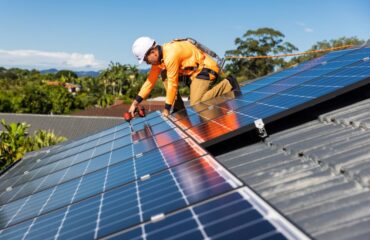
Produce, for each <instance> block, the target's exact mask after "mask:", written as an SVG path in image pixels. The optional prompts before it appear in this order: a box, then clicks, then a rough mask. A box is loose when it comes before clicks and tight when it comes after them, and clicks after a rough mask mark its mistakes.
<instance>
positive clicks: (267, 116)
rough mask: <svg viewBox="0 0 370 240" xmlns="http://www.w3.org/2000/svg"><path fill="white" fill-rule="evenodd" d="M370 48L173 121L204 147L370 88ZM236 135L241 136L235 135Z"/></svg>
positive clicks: (327, 59) (284, 75)
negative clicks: (352, 92) (343, 95)
mask: <svg viewBox="0 0 370 240" xmlns="http://www.w3.org/2000/svg"><path fill="white" fill-rule="evenodd" d="M369 56H370V47H368V46H367V47H364V48H358V49H351V50H344V51H339V52H334V53H330V54H328V55H326V56H324V57H321V58H319V59H316V60H313V61H310V62H308V63H305V64H302V65H299V66H296V67H295V68H292V69H287V70H285V71H281V72H279V73H276V74H274V75H270V76H267V77H265V78H262V79H260V80H258V81H255V82H253V83H250V84H247V85H245V86H243V87H242V88H241V89H242V93H241V94H239V95H236V94H228V95H225V96H221V97H218V98H216V99H212V100H210V101H207V102H203V103H200V104H197V105H194V106H192V107H188V108H187V109H186V110H184V111H181V112H178V113H176V114H174V115H173V116H172V117H171V119H172V121H173V122H174V123H175V124H176V125H177V126H179V127H180V128H181V129H182V130H184V131H185V132H186V133H187V134H189V135H190V136H192V137H193V138H194V139H195V140H196V141H197V142H198V143H202V145H203V146H210V145H212V144H214V143H217V142H219V141H222V140H223V139H226V138H229V137H232V136H235V135H237V134H240V133H241V132H246V131H250V130H252V129H255V121H256V120H260V119H262V120H263V122H264V123H270V122H272V121H274V120H277V119H280V118H282V117H285V116H287V115H289V114H291V113H294V112H297V111H299V110H302V109H304V108H307V107H309V106H312V105H313V104H316V103H319V102H322V101H325V100H327V99H330V98H332V97H335V96H337V95H339V94H341V93H344V92H347V91H350V90H352V89H355V88H357V87H360V86H364V85H366V84H368V83H370V61H369ZM236 130H237V131H236Z"/></svg>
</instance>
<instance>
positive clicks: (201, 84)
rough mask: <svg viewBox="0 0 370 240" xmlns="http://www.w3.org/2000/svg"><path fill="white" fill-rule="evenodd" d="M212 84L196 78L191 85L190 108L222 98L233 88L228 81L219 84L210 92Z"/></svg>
mask: <svg viewBox="0 0 370 240" xmlns="http://www.w3.org/2000/svg"><path fill="white" fill-rule="evenodd" d="M211 83H212V81H210V80H203V79H198V78H194V79H193V80H192V81H191V84H190V106H193V105H195V104H197V103H199V102H203V101H207V100H209V99H212V98H215V97H217V96H221V95H223V94H225V93H228V92H230V91H231V90H232V86H231V84H230V82H229V81H228V80H227V79H224V80H222V81H221V82H219V83H217V84H216V85H215V86H213V87H212V88H211V89H209V90H208V88H209V85H210V84H211Z"/></svg>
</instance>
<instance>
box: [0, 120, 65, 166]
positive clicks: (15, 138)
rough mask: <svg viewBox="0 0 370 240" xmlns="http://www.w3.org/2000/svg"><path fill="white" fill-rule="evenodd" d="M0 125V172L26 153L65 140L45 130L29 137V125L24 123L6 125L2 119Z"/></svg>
mask: <svg viewBox="0 0 370 240" xmlns="http://www.w3.org/2000/svg"><path fill="white" fill-rule="evenodd" d="M0 123H1V125H2V126H3V128H4V130H3V131H0V170H3V169H4V168H6V167H8V166H9V165H11V164H12V163H14V162H16V161H18V160H20V159H21V158H23V156H24V154H25V153H26V152H29V151H35V150H38V149H40V148H43V147H48V146H52V145H55V144H58V143H61V142H63V141H66V140H67V139H66V138H65V137H59V136H56V135H55V134H54V133H53V132H51V131H45V130H39V131H36V132H35V133H34V136H29V135H28V128H29V127H30V125H29V124H27V123H25V122H22V123H10V124H7V123H6V122H5V120H4V119H3V120H1V122H0Z"/></svg>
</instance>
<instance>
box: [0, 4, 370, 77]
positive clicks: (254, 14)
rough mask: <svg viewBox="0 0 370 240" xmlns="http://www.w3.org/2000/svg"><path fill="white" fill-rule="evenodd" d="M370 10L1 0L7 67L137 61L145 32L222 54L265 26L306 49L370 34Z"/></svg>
mask: <svg viewBox="0 0 370 240" xmlns="http://www.w3.org/2000/svg"><path fill="white" fill-rule="evenodd" d="M369 10H370V1H368V0H310V1H304V0H295V1H294V0H280V1H277V0H258V1H248V0H244V1H243V0H235V1H233V0H228V1H227V0H224V1H221V0H212V1H211V0H188V1H174V0H172V1H170V0H162V1H148V0H136V1H133V0H132V1H128V0H127V1H124V0H0V31H1V35H0V66H5V67H12V66H17V67H24V68H33V67H35V68H38V69H46V68H50V67H56V68H59V69H61V68H68V69H72V70H90V69H92V70H95V69H101V68H104V67H106V66H107V65H108V64H109V62H110V61H114V62H120V63H122V64H137V62H136V59H135V58H134V57H133V56H132V53H131V45H132V42H133V41H134V40H135V39H136V38H137V37H139V36H143V35H144V36H145V35H147V36H151V37H153V38H155V39H156V40H157V42H159V43H163V42H167V41H170V40H171V39H173V38H179V37H187V36H190V37H193V38H195V39H197V40H198V41H200V42H202V43H204V44H205V45H207V46H208V47H209V48H211V49H213V50H214V51H216V52H217V53H219V54H220V55H223V54H224V53H225V51H226V50H230V49H233V48H234V46H235V45H234V40H235V38H237V37H241V36H242V35H243V34H244V33H245V32H246V31H247V30H249V29H257V28H260V27H272V28H275V29H277V30H279V31H281V32H282V33H284V34H285V40H287V41H289V42H291V43H293V44H294V45H296V46H297V47H298V48H299V50H300V51H305V50H307V49H308V48H309V47H311V46H312V45H313V44H314V43H316V42H317V41H321V40H325V39H326V40H329V39H333V38H338V37H341V36H347V37H350V36H357V37H359V38H361V39H369V38H370V15H369ZM140 67H141V68H146V67H147V66H145V65H143V66H140Z"/></svg>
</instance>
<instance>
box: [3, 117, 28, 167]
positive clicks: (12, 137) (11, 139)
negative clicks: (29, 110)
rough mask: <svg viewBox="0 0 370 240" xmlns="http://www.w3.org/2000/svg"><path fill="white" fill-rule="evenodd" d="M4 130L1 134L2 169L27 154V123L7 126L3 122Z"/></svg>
mask: <svg viewBox="0 0 370 240" xmlns="http://www.w3.org/2000/svg"><path fill="white" fill-rule="evenodd" d="M1 124H2V125H3V127H4V130H3V131H1V132H0V169H3V168H4V167H6V166H8V165H10V164H12V163H13V162H15V161H18V160H19V159H21V158H22V157H23V155H24V154H25V153H26V149H27V136H28V132H27V129H28V127H29V126H30V125H28V124H26V123H10V124H6V123H5V120H4V119H3V120H1Z"/></svg>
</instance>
